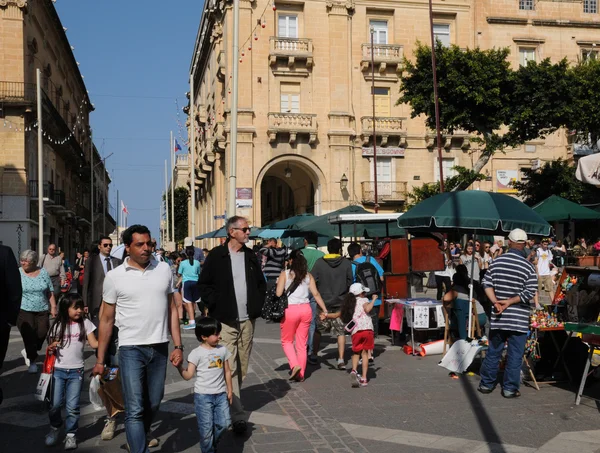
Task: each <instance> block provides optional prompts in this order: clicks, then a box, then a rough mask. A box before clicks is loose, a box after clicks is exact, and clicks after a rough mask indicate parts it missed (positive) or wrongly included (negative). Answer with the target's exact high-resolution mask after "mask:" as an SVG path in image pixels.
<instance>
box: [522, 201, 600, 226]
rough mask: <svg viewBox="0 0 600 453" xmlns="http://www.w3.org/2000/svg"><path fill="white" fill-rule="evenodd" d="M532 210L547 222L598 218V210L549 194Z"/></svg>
mask: <svg viewBox="0 0 600 453" xmlns="http://www.w3.org/2000/svg"><path fill="white" fill-rule="evenodd" d="M533 210H534V211H535V212H537V213H538V214H539V215H540V216H542V217H543V218H544V219H545V220H546V221H548V222H561V221H568V220H598V219H600V212H597V211H594V210H593V209H590V208H586V207H585V206H581V205H579V204H577V203H573V202H572V201H569V200H565V199H564V198H561V197H559V196H557V195H551V196H549V197H548V198H546V199H545V200H544V201H542V202H541V203H538V204H536V205H535V206H534V207H533Z"/></svg>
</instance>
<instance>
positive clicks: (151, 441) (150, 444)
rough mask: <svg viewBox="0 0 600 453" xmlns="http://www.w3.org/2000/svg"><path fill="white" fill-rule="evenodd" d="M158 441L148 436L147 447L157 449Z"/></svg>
mask: <svg viewBox="0 0 600 453" xmlns="http://www.w3.org/2000/svg"><path fill="white" fill-rule="evenodd" d="M158 444H159V440H158V439H157V438H156V437H152V436H148V447H150V448H155V447H158Z"/></svg>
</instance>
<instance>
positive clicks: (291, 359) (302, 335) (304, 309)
mask: <svg viewBox="0 0 600 453" xmlns="http://www.w3.org/2000/svg"><path fill="white" fill-rule="evenodd" d="M312 319H313V318H312V310H311V308H310V304H300V305H288V308H286V309H285V316H284V317H283V320H282V321H281V324H280V328H281V347H282V348H283V352H284V353H285V356H286V357H287V359H288V363H289V364H290V369H291V370H293V369H294V368H295V367H297V366H299V367H300V377H304V372H305V371H306V359H307V356H306V340H307V337H308V331H309V329H310V324H311V322H312ZM294 341H295V345H294Z"/></svg>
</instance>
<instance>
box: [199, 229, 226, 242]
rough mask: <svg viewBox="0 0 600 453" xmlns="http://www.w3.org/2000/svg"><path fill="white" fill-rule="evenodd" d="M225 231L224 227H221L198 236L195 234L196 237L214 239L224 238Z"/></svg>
mask: <svg viewBox="0 0 600 453" xmlns="http://www.w3.org/2000/svg"><path fill="white" fill-rule="evenodd" d="M226 237H227V232H226V231H225V227H221V228H219V229H218V230H215V231H210V232H208V233H204V234H201V235H200V236H196V239H215V238H226Z"/></svg>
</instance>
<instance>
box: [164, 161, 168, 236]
mask: <svg viewBox="0 0 600 453" xmlns="http://www.w3.org/2000/svg"><path fill="white" fill-rule="evenodd" d="M167 175H168V173H167V160H166V159H165V211H167V241H166V242H169V182H168V181H169V179H168V176H167Z"/></svg>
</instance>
